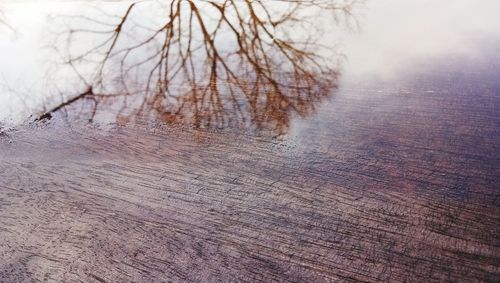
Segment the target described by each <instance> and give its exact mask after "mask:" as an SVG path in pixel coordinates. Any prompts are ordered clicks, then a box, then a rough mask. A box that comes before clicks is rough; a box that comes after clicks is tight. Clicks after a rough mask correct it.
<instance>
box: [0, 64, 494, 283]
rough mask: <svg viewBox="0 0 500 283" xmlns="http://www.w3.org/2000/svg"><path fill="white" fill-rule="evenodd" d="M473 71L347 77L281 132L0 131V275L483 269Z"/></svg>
mask: <svg viewBox="0 0 500 283" xmlns="http://www.w3.org/2000/svg"><path fill="white" fill-rule="evenodd" d="M490 71H491V70H490ZM480 74H481V75H480ZM485 75H486V73H485V71H484V70H483V71H482V72H479V73H475V74H474V73H473V74H471V73H465V72H454V73H453V72H450V73H431V74H428V75H422V76H418V75H415V76H413V77H412V79H411V80H410V81H409V82H407V83H405V84H402V85H398V86H395V85H394V84H388V85H383V84H381V85H378V86H377V88H373V86H372V87H367V88H363V87H356V88H354V87H349V84H347V85H346V86H345V88H343V89H341V91H340V92H339V93H338V94H337V95H336V96H335V97H334V98H333V99H332V101H331V102H330V103H329V104H327V105H325V107H323V109H322V110H321V111H320V114H319V115H317V116H315V117H313V118H310V119H308V120H306V121H302V122H300V123H299V124H297V125H296V127H295V128H294V131H293V132H292V133H291V134H290V136H288V137H286V138H284V139H282V140H277V139H272V138H267V137H265V136H261V137H259V136H254V135H249V134H241V133H238V132H237V131H236V132H231V131H220V132H218V131H199V130H193V129H187V128H183V127H171V126H166V127H161V126H155V127H142V126H140V125H139V126H126V127H117V128H114V129H111V130H102V129H96V128H94V127H92V126H90V127H80V126H74V127H72V128H71V127H59V126H46V127H42V128H37V127H35V128H30V127H26V128H21V129H19V130H17V131H15V132H12V133H8V134H4V135H3V136H2V137H1V142H0V152H1V157H0V158H1V163H0V176H1V179H0V239H1V245H0V281H2V282H30V281H44V280H49V281H51V280H53V281H61V282H73V281H84V282H92V281H95V282H124V281H133V282H163V281H197V282H200V281H202V282H204V281H211V282H216V281H259V280H263V281H267V282H269V281H274V280H276V281H291V282H322V281H337V280H360V281H377V280H383V281H386V280H393V281H418V282H426V281H442V280H451V281H459V280H463V281H498V280H500V273H499V272H500V271H499V262H500V247H499V246H500V240H499V239H500V238H499V235H500V231H499V229H500V196H499V188H498V186H499V177H500V166H499V160H500V150H499V142H500V132H499V131H500V130H499V128H500V127H499V125H500V123H499V118H498V111H499V109H500V101H499V95H498V94H499V93H498V89H499V88H498V85H497V83H496V82H495V80H487V81H486V82H485V81H484V80H482V78H484V76H485ZM480 79H481V80H480ZM478 80H479V82H481V83H478ZM450 82H451V83H450Z"/></svg>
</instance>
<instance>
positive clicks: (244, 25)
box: [42, 0, 358, 134]
mask: <svg viewBox="0 0 500 283" xmlns="http://www.w3.org/2000/svg"><path fill="white" fill-rule="evenodd" d="M357 2H358V1H355V0H351V1H341V2H338V1H333V0H305V1H304V0H301V1H295V0H275V1H263V0H262V1H261V0H243V1H242V0H219V1H209V0H196V1H195V0H172V1H167V2H165V1H157V3H156V4H158V5H161V7H162V9H159V11H161V13H158V14H160V19H159V20H157V19H156V18H155V16H154V15H151V17H147V16H146V17H145V15H144V13H145V12H148V11H149V13H151V12H150V11H154V9H151V7H148V9H142V10H141V7H140V6H141V5H146V4H145V2H137V3H133V4H131V5H130V6H128V7H127V9H126V10H125V11H124V12H123V14H122V15H121V16H118V17H110V16H108V19H107V20H103V18H104V17H102V15H105V14H106V12H105V11H100V14H102V15H101V17H99V18H97V17H89V16H81V15H80V16H75V17H72V21H73V22H72V23H69V24H68V30H65V31H63V32H61V33H59V36H60V38H59V39H62V41H61V42H64V43H65V44H64V45H63V46H65V49H64V50H62V49H60V48H59V49H58V52H60V53H61V54H63V55H62V56H63V58H64V63H65V64H67V65H69V66H70V67H71V68H72V69H73V70H74V71H75V72H77V73H78V75H79V78H80V79H81V81H82V82H83V84H84V85H85V90H84V91H83V92H81V93H80V94H78V95H76V96H74V97H73V98H71V99H69V100H67V101H65V102H63V103H61V104H60V105H58V106H57V107H55V108H53V109H52V110H50V111H48V112H46V113H45V114H44V115H42V118H44V117H47V116H48V115H49V116H50V115H51V113H53V112H55V111H58V110H60V109H62V108H63V107H65V106H68V105H69V104H72V103H74V102H76V101H79V100H82V99H89V100H91V101H92V103H93V110H92V111H91V112H92V116H93V115H95V113H96V111H97V106H98V105H99V104H101V103H103V102H104V101H107V100H114V101H116V99H117V98H118V97H122V98H123V100H122V101H123V107H121V108H120V109H119V110H118V112H117V115H121V116H128V117H130V116H132V115H137V114H141V115H155V117H157V118H160V119H162V120H163V121H166V122H175V123H177V122H183V123H189V124H193V125H195V126H196V127H223V126H225V125H229V124H244V125H250V124H251V125H254V126H255V127H257V128H265V129H272V130H273V131H275V132H276V133H278V134H282V133H285V132H286V131H287V129H288V127H289V125H290V116H291V115H299V116H305V115H308V114H309V113H311V112H312V111H313V110H314V108H315V105H317V103H318V102H319V101H321V100H322V99H324V98H326V97H327V96H328V95H329V94H330V93H331V90H332V89H333V88H335V87H336V82H337V77H338V65H337V62H336V58H337V57H338V56H332V53H334V52H335V49H334V48H333V47H332V46H324V45H322V44H321V43H320V42H319V38H318V37H319V34H320V28H321V27H319V26H318V25H317V21H318V19H317V18H316V17H318V13H324V12H327V14H326V16H327V17H331V18H332V19H334V18H335V19H338V16H343V17H350V16H351V14H352V9H353V6H354V5H355V4H356V3H357ZM148 3H149V4H148V5H151V4H150V2H148ZM320 11H322V12H320ZM323 16H325V14H323ZM150 18H153V19H154V20H149V19H150ZM145 19H146V20H145ZM75 21H78V25H77V26H75ZM332 22H333V21H332ZM82 25H83V26H82ZM88 26H92V28H90V29H89V28H86V27H88ZM297 33H301V34H300V36H297ZM89 35H92V36H95V37H97V38H99V39H100V41H97V42H93V43H92V44H91V45H90V46H88V47H83V46H82V45H81V44H76V43H75V42H77V41H78V39H82V38H87V37H88V36H89ZM58 46H61V44H59V45H58ZM75 50H76V51H75ZM326 54H328V55H326ZM89 66H92V68H89ZM89 70H90V71H89ZM137 98H139V99H140V103H139V104H136V105H135V106H134V107H130V105H131V104H133V103H132V102H131V101H135V102H137ZM130 109H134V111H132V112H130V111H129V110H130Z"/></svg>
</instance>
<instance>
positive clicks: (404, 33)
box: [0, 0, 500, 124]
mask: <svg viewBox="0 0 500 283" xmlns="http://www.w3.org/2000/svg"><path fill="white" fill-rule="evenodd" d="M89 2H90V3H93V5H96V3H97V2H95V1H1V2H0V6H1V7H2V10H3V11H4V15H5V17H6V19H5V20H6V21H7V22H8V23H9V25H10V26H12V27H15V31H11V30H10V29H8V28H5V27H4V28H0V122H2V123H7V124H16V123H19V122H22V121H25V120H26V119H27V118H28V117H29V115H30V114H33V113H38V112H40V111H42V110H43V107H45V106H47V105H48V104H49V105H50V104H51V103H52V104H53V103H57V101H58V100H59V101H60V100H64V99H65V97H61V94H63V96H64V95H71V92H70V90H74V89H75V87H76V88H78V79H77V78H76V77H75V74H72V73H71V71H70V70H68V69H62V71H61V69H60V68H56V66H57V65H56V64H55V62H57V61H58V60H59V58H57V57H56V56H54V55H53V54H52V53H51V52H50V51H51V49H50V48H49V47H50V44H51V43H52V42H51V37H52V34H51V31H53V30H54V27H53V26H51V25H52V24H53V21H51V17H50V16H53V15H58V14H78V13H79V12H80V11H82V10H84V9H88V7H89ZM118 2H119V3H118ZM130 2H131V1H100V2H99V5H102V6H105V7H106V9H111V10H112V9H118V10H123V8H124V7H126V6H127V4H128V3H130ZM402 11H405V12H402ZM408 11H411V12H408ZM355 14H356V15H357V20H358V26H357V27H356V26H354V25H351V28H345V27H344V28H342V27H325V29H326V30H327V32H326V33H325V35H324V40H325V42H327V43H329V44H336V45H339V46H340V51H341V52H342V53H343V54H345V55H346V58H347V60H346V61H345V62H344V68H343V75H344V77H349V78H356V79H358V78H359V79H362V78H363V77H365V76H369V77H383V78H387V77H393V76H394V75H397V73H398V72H399V71H400V70H402V69H405V68H411V66H412V64H413V63H415V62H418V60H419V59H420V58H424V57H427V58H428V57H432V56H440V55H442V54H450V53H452V54H453V53H456V54H461V55H466V56H469V55H470V56H474V54H476V53H478V52H481V50H479V49H478V46H479V45H478V44H477V42H476V41H475V39H476V38H479V37H481V36H482V35H485V36H487V35H490V34H495V33H497V32H498V31H500V17H499V16H498V15H500V1H497V0H483V1H475V0H448V1H435V0H383V1H382V0H376V1H375V0H374V1H370V0H367V1H366V5H365V6H364V7H363V8H361V9H359V10H356V11H355ZM325 25H326V24H325Z"/></svg>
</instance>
